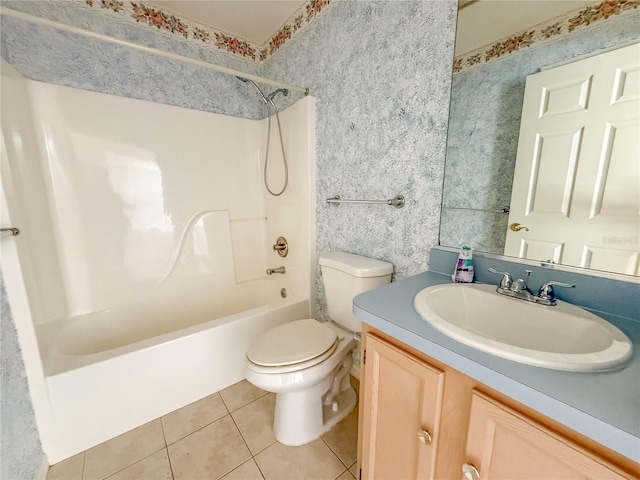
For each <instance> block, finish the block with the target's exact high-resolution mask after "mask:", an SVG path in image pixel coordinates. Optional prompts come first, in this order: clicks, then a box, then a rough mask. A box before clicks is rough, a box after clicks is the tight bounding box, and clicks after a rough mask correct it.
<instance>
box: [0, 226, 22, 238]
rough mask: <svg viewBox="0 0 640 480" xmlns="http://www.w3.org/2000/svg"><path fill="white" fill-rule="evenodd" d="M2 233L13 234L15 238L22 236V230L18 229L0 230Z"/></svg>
mask: <svg viewBox="0 0 640 480" xmlns="http://www.w3.org/2000/svg"><path fill="white" fill-rule="evenodd" d="M0 232H11V235H13V236H14V237H15V236H16V235H20V229H19V228H16V227H9V228H0Z"/></svg>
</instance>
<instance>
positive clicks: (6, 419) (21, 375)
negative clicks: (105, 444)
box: [0, 272, 43, 480]
mask: <svg viewBox="0 0 640 480" xmlns="http://www.w3.org/2000/svg"><path fill="white" fill-rule="evenodd" d="M0 311H2V322H0V373H1V375H0V391H2V397H1V399H0V436H1V437H2V441H1V442H0V445H1V446H2V448H1V449H0V458H2V462H0V465H1V469H0V478H3V479H7V480H10V479H23V478H24V479H35V478H36V477H37V475H38V474H39V469H40V462H41V461H42V457H43V453H42V448H41V446H40V437H39V436H38V430H37V427H36V422H35V417H34V415H33V407H32V405H31V397H30V396H29V387H28V386H27V377H26V373H25V370H24V363H23V362H22V353H21V351H20V346H19V344H18V335H17V333H16V329H15V326H14V323H13V317H12V316H11V309H10V308H9V302H8V301H7V294H6V292H5V289H4V280H3V279H2V273H1V272H0Z"/></svg>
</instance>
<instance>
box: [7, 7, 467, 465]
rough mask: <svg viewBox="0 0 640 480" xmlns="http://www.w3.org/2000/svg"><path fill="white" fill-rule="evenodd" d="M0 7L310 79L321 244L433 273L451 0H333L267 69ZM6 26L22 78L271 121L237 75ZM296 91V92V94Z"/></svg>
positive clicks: (29, 434) (11, 394)
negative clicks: (384, 201)
mask: <svg viewBox="0 0 640 480" xmlns="http://www.w3.org/2000/svg"><path fill="white" fill-rule="evenodd" d="M2 4H3V7H10V8H12V9H15V10H20V11H25V12H27V13H32V14H35V15H38V16H42V17H45V18H49V19H52V20H55V21H59V22H62V23H66V24H70V25H74V26H81V27H83V28H87V29H90V30H93V31H95V32H98V33H105V34H107V35H110V36H114V37H116V38H122V39H125V40H130V41H133V42H136V43H139V44H143V45H148V46H151V47H154V48H159V49H162V50H165V51H170V52H174V53H178V54H181V55H185V56H189V57H192V58H198V59H201V60H205V61H210V62H213V63H216V64H218V65H223V66H227V67H230V68H235V69H238V70H242V71H245V72H250V73H257V74H262V75H263V76H265V77H268V78H272V79H276V80H281V81H284V82H287V83H291V84H295V85H300V86H308V87H310V88H311V91H312V94H313V95H314V96H316V97H317V99H318V111H317V118H318V122H317V140H318V147H317V151H318V175H317V181H318V188H317V196H318V207H317V209H318V212H317V213H318V215H317V246H318V251H319V252H324V251H327V250H344V251H349V252H353V253H358V254H362V255H367V256H371V257H375V258H380V259H384V260H388V261H390V262H392V263H393V264H394V265H395V271H396V275H397V276H398V277H404V276H407V275H411V274H414V273H417V272H420V271H423V270H425V269H426V268H427V261H428V252H429V249H430V248H431V247H432V246H434V245H437V243H438V223H439V217H440V200H441V196H442V177H443V173H444V151H445V141H446V130H447V115H448V107H449V87H450V78H451V73H450V72H451V65H452V60H453V43H454V33H455V28H454V27H455V19H456V2H455V0H446V1H433V2H424V1H417V0H416V1H404V2H378V1H362V2H361V1H347V0H345V1H342V2H338V3H336V4H335V6H332V7H331V8H330V9H328V10H327V12H326V13H325V14H324V15H323V16H321V17H320V18H319V19H317V20H316V21H315V22H314V24H312V25H310V26H309V27H308V28H307V29H305V30H304V31H303V32H301V33H300V34H299V35H297V36H296V37H295V38H294V39H292V40H291V41H290V42H288V43H287V45H285V47H284V48H282V49H281V50H280V51H279V52H278V53H277V54H276V55H275V56H274V57H271V59H270V60H269V61H268V62H267V63H266V64H265V65H263V66H260V65H259V64H257V63H252V62H250V61H247V60H243V59H240V58H237V57H232V56H230V55H227V54H224V53H220V52H216V51H212V50H207V49H206V48H203V47H199V46H197V45H195V44H193V43H187V42H181V41H180V40H179V39H175V38H171V37H169V36H167V35H164V34H162V32H159V33H158V32H156V31H154V30H153V29H149V28H145V27H142V26H138V25H135V24H131V23H126V22H119V21H117V19H114V18H113V17H110V16H107V15H103V14H101V12H100V11H99V10H88V9H86V8H83V6H82V4H81V3H65V2H62V3H60V2H56V3H55V4H52V3H51V2H3V3H2ZM1 27H2V32H1V33H2V57H3V58H4V59H5V60H6V61H8V62H9V63H11V64H12V65H13V66H14V67H16V68H17V69H18V70H19V71H20V72H21V73H22V74H23V75H25V77H27V78H31V79H34V80H39V81H45V82H51V83H57V84H62V85H67V86H72V87H77V88H84V89H88V90H94V91H99V92H104V93H110V94H118V95H124V96H128V97H132V98H138V99H142V100H148V101H154V102H159V103H168V104H172V105H178V106H183V107H187V108H195V109H199V110H205V111H211V112H216V113H223V114H229V115H235V116H242V117H247V118H262V117H263V116H264V111H263V110H262V104H261V102H259V101H257V98H256V96H255V92H253V91H252V89H251V88H250V86H248V85H246V84H243V83H241V82H239V81H238V80H237V79H235V78H233V77H230V76H228V75H224V74H216V73H215V72H210V71H208V70H205V69H201V68H197V67H191V66H185V65H184V64H182V63H179V62H173V61H171V60H166V59H162V58H158V57H156V56H153V55H148V54H144V53H140V52H137V51H133V50H130V49H127V48H123V47H116V46H113V45H109V44H106V43H103V42H100V41H97V40H87V39H81V38H79V37H77V36H75V35H70V34H64V33H60V32H59V31H56V30H54V29H51V28H48V27H36V26H33V25H31V24H28V23H23V22H20V21H16V20H13V19H10V18H5V17H3V18H2V25H1ZM247 92H249V93H247ZM294 98H295V97H293V96H291V95H290V96H289V100H290V101H292V100H294ZM248 99H249V100H248ZM336 194H340V195H342V196H343V198H390V197H393V196H394V195H396V194H402V195H404V196H405V197H406V199H407V205H406V206H405V208H403V209H395V208H392V207H388V206H359V205H341V206H330V205H327V204H326V203H325V199H326V198H327V197H330V196H333V195H336ZM318 279H319V277H318ZM319 283H320V286H321V282H319ZM323 296H324V294H323V292H322V291H320V294H319V301H318V302H319V305H320V308H319V311H320V316H321V317H323V318H326V313H325V308H324V301H323ZM2 298H3V313H2V314H3V332H2V333H3V344H2V351H1V357H2V363H3V365H7V368H8V369H9V370H8V371H7V378H10V379H12V380H15V381H16V382H17V383H18V384H19V385H22V387H21V388H22V390H20V389H11V390H7V389H5V388H4V387H5V383H4V382H5V377H4V370H3V385H2V386H3V399H2V407H3V415H4V414H7V415H12V416H14V417H15V418H21V419H23V418H24V419H26V420H25V421H24V424H25V425H34V422H33V412H32V409H31V405H30V402H28V396H27V394H26V393H25V392H26V380H25V378H24V368H23V366H21V363H20V362H18V360H20V353H19V347H18V344H17V339H16V338H15V335H13V336H12V335H4V333H5V331H4V328H5V326H6V327H7V328H9V327H10V328H11V329H13V322H12V319H11V318H10V316H6V310H5V308H4V307H5V305H6V300H5V297H4V293H3V297H2ZM12 331H13V330H12ZM34 428H35V427H31V430H28V431H26V432H23V433H21V434H20V435H21V437H22V438H23V440H24V442H25V445H27V446H25V447H24V448H25V449H30V450H34V451H35V452H39V451H40V446H39V442H38V438H37V432H35V431H34ZM4 433H5V432H4V430H3V437H4ZM10 436H11V437H13V435H10ZM5 438H6V437H5ZM5 444H6V442H2V445H3V447H2V457H3V478H4V469H5V466H6V468H8V469H11V468H14V469H19V468H23V469H27V470H29V471H30V472H35V471H36V470H37V468H38V467H39V462H40V459H39V458H38V455H37V454H36V453H34V454H33V455H31V456H30V457H29V458H30V459H31V463H29V461H26V460H25V459H24V458H23V456H22V455H21V454H20V453H19V452H15V451H14V452H11V451H8V450H7V451H5ZM22 448H23V447H20V449H22ZM15 471H17V470H15ZM14 476H15V475H14ZM32 476H33V475H29V474H25V475H18V477H19V478H28V477H32ZM7 478H11V476H8V477H7Z"/></svg>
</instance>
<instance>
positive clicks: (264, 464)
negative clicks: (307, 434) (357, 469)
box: [255, 439, 345, 480]
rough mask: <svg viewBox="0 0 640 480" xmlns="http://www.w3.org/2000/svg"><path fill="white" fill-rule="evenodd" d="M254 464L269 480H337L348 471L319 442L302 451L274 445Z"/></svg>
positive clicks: (296, 448)
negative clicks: (336, 479)
mask: <svg viewBox="0 0 640 480" xmlns="http://www.w3.org/2000/svg"><path fill="white" fill-rule="evenodd" d="M255 460H256V463H257V464H258V467H260V471H261V472H262V474H263V475H264V477H265V478H266V479H267V480H287V479H291V480H324V479H326V480H334V479H335V478H337V477H338V476H339V475H340V474H341V473H342V472H343V471H344V469H345V467H344V465H343V464H342V462H341V461H340V460H338V457H336V456H335V455H334V454H333V453H332V452H331V450H330V449H329V447H327V445H326V444H325V443H324V442H323V441H322V440H320V439H318V440H315V441H313V442H311V443H308V444H306V445H302V446H300V447H286V446H284V445H282V444H281V443H274V444H273V445H271V446H270V447H269V448H267V449H266V450H263V451H262V452H260V453H259V454H258V455H257V456H256V457H255Z"/></svg>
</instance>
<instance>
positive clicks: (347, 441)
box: [47, 379, 358, 480]
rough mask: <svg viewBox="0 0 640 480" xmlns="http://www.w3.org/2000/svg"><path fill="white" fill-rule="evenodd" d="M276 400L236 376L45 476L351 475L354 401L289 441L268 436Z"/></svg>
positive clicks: (139, 479) (96, 479) (160, 479)
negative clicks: (303, 438)
mask: <svg viewBox="0 0 640 480" xmlns="http://www.w3.org/2000/svg"><path fill="white" fill-rule="evenodd" d="M352 383H353V384H354V387H355V388H356V392H357V391H358V384H357V380H355V379H352ZM274 403H275V395H274V394H273V393H268V392H265V391H263V390H260V389H258V388H256V387H254V386H253V385H251V384H249V383H248V382H246V381H242V382H239V383H236V384H235V385H232V386H230V387H228V388H225V389H224V390H221V391H220V392H218V393H214V394H213V395H210V396H208V397H206V398H203V399H202V400H199V401H197V402H195V403H192V404H191V405H187V406H186V407H183V408H181V409H180V410H176V411H175V412H171V413H169V414H168V415H165V416H164V417H161V418H158V419H156V420H153V421H152V422H149V423H147V424H145V425H142V426H141V427H138V428H136V429H134V430H131V431H130V432H127V433H124V434H122V435H120V436H119V437H116V438H114V439H112V440H109V441H107V442H105V443H102V444H100V445H97V446H95V447H93V448H90V449H89V450H87V451H86V452H83V453H80V454H78V455H76V456H74V457H71V458H69V459H67V460H65V461H63V462H60V463H58V464H56V465H53V466H52V467H51V468H50V469H49V472H48V474H47V480H100V479H105V478H108V479H109V480H172V479H175V480H187V479H188V480H198V479H206V480H213V479H224V480H254V479H256V480H257V479H266V480H286V479H294V480H301V479H309V480H312V479H314V480H315V479H327V480H336V479H337V480H354V479H355V478H356V441H357V436H358V409H357V407H356V409H355V410H354V411H353V412H351V414H350V415H349V416H348V417H347V418H346V419H344V420H343V421H342V422H340V423H339V424H337V425H336V426H335V427H334V428H333V429H331V430H330V431H329V432H327V433H326V434H325V435H323V436H322V438H320V439H318V440H315V441H314V442H311V443H309V444H307V445H303V446H300V447H287V446H284V445H282V444H280V443H278V442H276V439H275V437H274V436H273V429H272V422H273V409H274Z"/></svg>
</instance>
